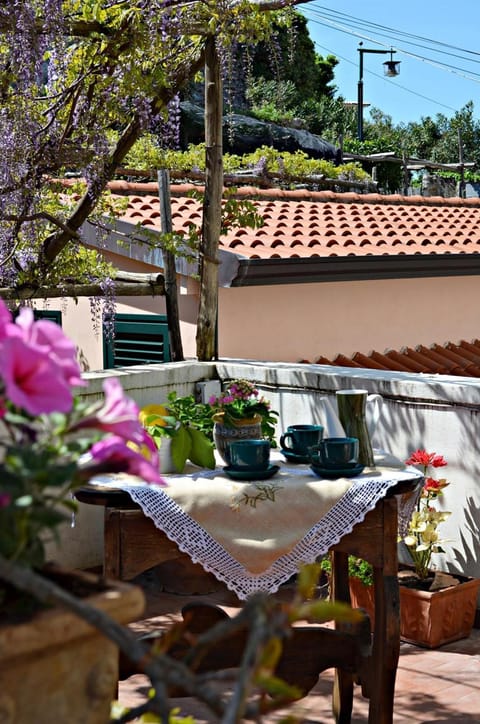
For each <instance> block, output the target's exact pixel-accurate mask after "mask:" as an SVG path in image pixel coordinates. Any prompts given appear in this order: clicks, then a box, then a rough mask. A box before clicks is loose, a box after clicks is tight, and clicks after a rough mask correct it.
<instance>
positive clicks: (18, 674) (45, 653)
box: [0, 572, 145, 724]
mask: <svg viewBox="0 0 480 724" xmlns="http://www.w3.org/2000/svg"><path fill="white" fill-rule="evenodd" d="M71 576H72V577H73V578H76V579H79V578H80V580H81V581H82V585H83V586H84V587H85V586H86V585H88V580H89V579H90V584H93V581H97V577H96V576H86V574H80V575H78V574H77V573H75V572H72V573H71ZM103 588H104V590H97V591H96V592H93V591H94V589H93V590H92V594H91V595H89V596H87V597H85V601H86V602H87V603H89V604H91V605H92V606H95V608H97V609H100V610H102V611H104V612H105V613H107V614H109V615H110V616H111V617H112V618H113V619H114V620H115V621H117V622H118V623H122V624H125V623H129V622H130V621H134V620H136V619H137V618H138V617H139V616H140V615H141V613H142V612H143V609H144V604H145V599H144V595H143V593H142V591H141V589H140V588H138V587H136V586H132V585H130V584H126V583H121V582H119V581H114V582H109V583H108V585H107V586H104V587H103ZM97 589H98V585H97ZM118 659H119V656H118V648H117V646H115V644H114V643H113V642H111V641H110V640H109V639H107V638H106V637H105V636H103V635H102V634H101V633H100V632H99V631H97V629H95V628H93V627H92V626H90V625H89V624H88V623H87V622H86V621H84V620H83V619H81V618H79V617H78V616H76V615H75V614H74V613H72V612H70V611H69V610H68V609H66V608H51V609H45V610H42V611H39V612H38V613H36V614H35V615H33V616H32V617H31V618H30V619H27V620H22V621H20V622H18V623H10V624H9V623H6V622H2V624H1V625H0V719H1V720H2V722H3V723H4V724H32V722H35V724H52V722H68V723H69V724H105V722H107V721H109V719H110V706H111V702H112V701H113V700H114V699H115V697H116V690H117V682H118Z"/></svg>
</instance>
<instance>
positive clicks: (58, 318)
mask: <svg viewBox="0 0 480 724" xmlns="http://www.w3.org/2000/svg"><path fill="white" fill-rule="evenodd" d="M33 317H34V319H49V320H50V322H55V323H56V324H58V325H59V327H61V326H62V313H61V312H60V311H57V310H56V309H34V310H33Z"/></svg>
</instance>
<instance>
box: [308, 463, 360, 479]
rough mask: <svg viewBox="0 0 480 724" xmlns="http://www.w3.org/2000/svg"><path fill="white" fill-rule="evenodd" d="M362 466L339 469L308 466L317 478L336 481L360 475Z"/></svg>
mask: <svg viewBox="0 0 480 724" xmlns="http://www.w3.org/2000/svg"><path fill="white" fill-rule="evenodd" d="M364 467H365V466H364V465H356V466H355V467H354V468H345V469H343V470H342V469H340V468H336V469H335V470H333V469H332V468H321V467H319V466H318V465H310V469H311V470H312V471H313V472H314V473H315V475H316V476H317V478H324V479H326V480H336V479H337V478H354V477H355V476H356V475H360V473H361V472H362V470H363V468H364Z"/></svg>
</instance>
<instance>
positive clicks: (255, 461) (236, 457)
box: [228, 440, 270, 472]
mask: <svg viewBox="0 0 480 724" xmlns="http://www.w3.org/2000/svg"><path fill="white" fill-rule="evenodd" d="M228 453H229V455H228V456H229V458H230V467H231V468H233V469H234V470H238V471H242V470H244V471H246V472H247V471H249V470H255V471H258V470H267V468H268V466H269V463H270V440H231V441H230V442H229V443H228Z"/></svg>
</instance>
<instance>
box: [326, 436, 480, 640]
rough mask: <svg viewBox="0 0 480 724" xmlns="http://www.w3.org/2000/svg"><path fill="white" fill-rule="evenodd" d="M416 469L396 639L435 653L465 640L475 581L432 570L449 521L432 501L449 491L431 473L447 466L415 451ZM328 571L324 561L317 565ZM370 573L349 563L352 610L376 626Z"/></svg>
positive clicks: (400, 576) (353, 561) (472, 611)
mask: <svg viewBox="0 0 480 724" xmlns="http://www.w3.org/2000/svg"><path fill="white" fill-rule="evenodd" d="M406 464H407V465H414V466H418V467H420V468H421V470H422V472H423V474H424V484H423V488H422V491H421V493H420V496H419V498H418V501H417V504H416V508H415V510H414V512H413V514H412V517H411V519H410V522H409V525H408V531H407V535H406V536H405V537H404V538H403V542H404V543H405V546H406V548H407V551H408V552H409V554H410V557H411V565H408V566H407V565H403V566H402V565H401V566H400V570H399V573H398V580H399V584H400V635H401V638H402V640H403V641H408V642H410V643H414V644H417V645H420V646H425V647H428V648H436V647H438V646H442V645H443V644H446V643H449V642H450V641H457V640H458V639H461V638H466V637H468V636H469V635H470V632H471V630H472V627H473V623H474V619H475V611H476V602H477V594H478V589H479V587H480V580H479V579H472V578H467V577H465V576H461V575H459V574H454V575H453V574H449V573H445V572H443V571H438V570H436V569H434V568H433V566H432V555H433V554H434V553H442V552H443V547H442V544H443V543H444V542H445V541H444V540H442V539H441V538H440V535H439V531H438V526H439V525H440V523H442V522H443V521H445V520H446V519H447V517H448V516H449V515H450V513H449V512H448V511H440V510H438V509H436V508H435V505H434V503H435V501H436V500H437V499H438V498H439V497H440V496H441V495H442V494H443V490H444V489H445V488H446V487H447V486H448V485H449V483H448V481H447V480H446V479H445V478H434V477H432V476H431V475H429V473H430V470H431V469H432V468H433V469H437V468H442V467H445V466H446V465H447V462H446V460H445V458H444V457H443V456H442V455H437V454H436V453H428V452H427V451H426V450H417V451H415V452H414V453H412V455H411V456H410V457H409V458H408V460H407V461H406ZM322 567H323V569H324V570H326V571H329V570H330V569H329V560H328V559H325V561H324V562H323V563H322ZM372 583H373V571H372V567H371V566H370V564H369V563H368V562H366V561H362V560H361V559H357V558H353V557H350V558H349V588H350V598H351V602H352V606H354V607H358V608H363V609H365V610H366V611H367V613H368V614H369V615H370V619H371V621H372V626H373V625H374V621H375V600H374V595H373V594H374V592H373V585H372Z"/></svg>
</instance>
